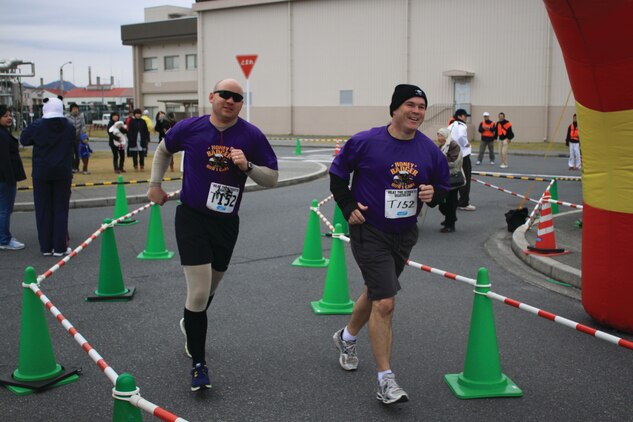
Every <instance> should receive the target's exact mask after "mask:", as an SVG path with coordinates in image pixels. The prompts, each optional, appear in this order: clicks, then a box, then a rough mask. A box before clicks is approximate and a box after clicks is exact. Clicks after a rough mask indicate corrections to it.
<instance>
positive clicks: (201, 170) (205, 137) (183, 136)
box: [164, 115, 278, 217]
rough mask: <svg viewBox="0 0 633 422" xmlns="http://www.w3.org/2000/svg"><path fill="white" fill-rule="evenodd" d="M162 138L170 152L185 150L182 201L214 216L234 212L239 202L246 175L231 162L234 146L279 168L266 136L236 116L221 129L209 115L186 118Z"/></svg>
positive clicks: (261, 162)
mask: <svg viewBox="0 0 633 422" xmlns="http://www.w3.org/2000/svg"><path fill="white" fill-rule="evenodd" d="M164 142H165V147H166V148H167V150H168V151H169V152H171V153H172V154H174V153H176V152H178V151H184V152H185V159H184V166H183V167H184V169H185V170H184V174H183V181H182V190H181V191H180V200H181V201H182V203H183V204H186V205H188V206H190V207H191V208H194V209H196V210H198V211H200V212H202V213H205V214H210V215H214V216H217V217H229V216H233V215H237V212H238V210H239V208H240V204H241V202H242V194H243V193H244V185H245V184H246V179H247V175H246V174H245V173H244V172H242V171H241V170H240V169H239V168H238V167H237V166H236V165H234V164H233V161H232V160H231V158H230V157H231V150H232V149H233V148H238V149H241V150H242V151H244V155H245V156H246V159H247V160H249V161H251V162H252V163H253V164H255V165H258V166H264V167H268V168H270V169H273V170H277V169H278V167H277V156H276V155H275V152H274V151H273V149H272V147H271V146H270V143H268V140H267V139H266V136H264V134H263V133H262V132H261V131H260V130H259V129H258V128H257V127H256V126H254V125H252V124H250V123H248V122H247V121H246V120H243V119H241V118H239V117H238V119H237V123H235V124H234V125H233V126H231V127H230V128H228V129H226V130H224V131H219V130H218V129H216V127H215V126H213V125H212V124H211V122H210V121H209V116H208V115H205V116H201V117H192V118H189V119H185V120H182V121H180V122H178V123H177V124H176V125H175V126H174V127H172V128H171V129H170V130H169V131H168V132H167V134H166V135H165V141H164Z"/></svg>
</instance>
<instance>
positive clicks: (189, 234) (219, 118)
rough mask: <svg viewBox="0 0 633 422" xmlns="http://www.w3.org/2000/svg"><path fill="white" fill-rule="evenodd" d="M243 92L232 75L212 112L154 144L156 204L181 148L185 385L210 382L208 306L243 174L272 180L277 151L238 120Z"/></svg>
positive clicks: (225, 256) (233, 235) (233, 224)
mask: <svg viewBox="0 0 633 422" xmlns="http://www.w3.org/2000/svg"><path fill="white" fill-rule="evenodd" d="M243 100H244V91H243V90H242V87H241V86H240V84H239V83H238V82H237V81H236V80H234V79H225V80H222V81H220V82H218V83H217V84H216V85H215V87H214V89H213V92H211V93H210V94H209V103H210V104H211V115H207V116H202V117H195V118H190V119H186V120H183V121H181V122H179V123H178V124H176V125H175V126H174V127H173V128H171V129H170V130H169V131H168V132H167V134H166V135H165V139H164V140H163V141H162V142H161V143H160V144H159V145H158V147H157V149H156V153H155V155H154V161H153V164H152V176H151V180H150V184H149V186H150V187H149V191H148V193H147V196H148V198H149V199H150V200H151V201H153V202H155V203H157V204H160V205H163V204H164V203H165V201H166V197H167V194H166V193H165V191H164V190H163V189H162V188H161V181H162V179H163V177H164V175H165V172H166V171H167V167H168V166H169V164H170V163H171V159H172V155H173V154H175V153H176V152H179V151H184V153H185V158H184V175H183V184H182V190H181V192H180V200H181V202H182V203H181V204H180V205H179V206H178V207H177V208H176V221H175V223H176V224H175V225H176V241H177V243H178V252H179V254H180V263H181V265H182V266H183V270H184V273H185V280H186V282H187V299H186V302H185V310H184V317H183V318H182V319H181V320H180V329H181V330H182V332H183V334H184V335H185V352H186V353H187V355H188V356H189V357H191V360H192V367H193V369H192V370H191V391H198V390H200V389H202V388H211V380H210V379H209V370H208V368H207V362H206V356H205V345H206V339H207V309H208V308H209V305H210V304H211V300H212V299H213V296H214V294H215V291H216V289H217V287H218V285H219V284H220V281H221V280H222V277H223V276H224V273H225V272H226V270H227V268H228V266H229V262H230V260H231V256H232V254H233V248H234V247H235V243H236V242H237V235H238V232H239V217H238V211H239V208H240V204H241V201H242V195H243V193H244V185H245V184H246V179H247V177H250V178H251V179H253V180H254V181H255V183H257V184H258V185H261V186H266V187H273V186H275V185H276V184H277V177H278V171H277V170H278V169H277V157H276V156H275V153H274V152H273V149H272V148H271V146H270V144H269V143H268V140H267V139H266V137H265V136H264V134H263V133H262V132H261V131H260V130H259V129H258V128H257V127H255V126H254V125H252V124H250V123H248V122H246V121H244V120H242V119H241V118H239V117H238V116H239V113H240V110H241V109H242V105H243Z"/></svg>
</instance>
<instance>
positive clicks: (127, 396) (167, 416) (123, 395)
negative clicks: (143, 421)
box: [112, 388, 187, 422]
mask: <svg viewBox="0 0 633 422" xmlns="http://www.w3.org/2000/svg"><path fill="white" fill-rule="evenodd" d="M112 397H114V398H115V399H116V400H123V401H127V402H129V403H130V404H131V405H132V406H134V407H137V408H139V409H141V410H144V411H146V412H147V413H149V414H151V415H153V416H156V417H157V418H158V419H160V420H162V421H166V422H187V420H186V419H183V418H181V417H179V416H176V415H174V414H173V413H171V412H169V411H167V410H165V409H163V408H161V407H159V406H157V405H155V404H154V403H152V402H150V401H148V400H145V399H144V398H143V397H141V395H140V394H139V389H138V388H137V389H136V390H134V391H117V390H116V388H113V389H112Z"/></svg>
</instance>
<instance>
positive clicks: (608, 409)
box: [0, 148, 633, 421]
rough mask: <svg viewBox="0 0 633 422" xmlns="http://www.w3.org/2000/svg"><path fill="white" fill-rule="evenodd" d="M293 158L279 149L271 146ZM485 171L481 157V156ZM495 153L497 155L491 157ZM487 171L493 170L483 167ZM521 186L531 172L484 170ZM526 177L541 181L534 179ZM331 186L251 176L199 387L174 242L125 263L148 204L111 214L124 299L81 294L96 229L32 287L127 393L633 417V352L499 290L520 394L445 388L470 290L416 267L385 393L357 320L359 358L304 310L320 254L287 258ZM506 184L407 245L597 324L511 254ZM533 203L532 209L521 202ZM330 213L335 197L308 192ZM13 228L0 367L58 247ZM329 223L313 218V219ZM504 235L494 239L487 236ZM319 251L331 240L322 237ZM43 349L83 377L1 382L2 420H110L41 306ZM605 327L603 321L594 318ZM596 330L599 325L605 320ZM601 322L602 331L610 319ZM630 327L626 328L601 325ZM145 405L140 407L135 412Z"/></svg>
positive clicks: (277, 409) (11, 365)
mask: <svg viewBox="0 0 633 422" xmlns="http://www.w3.org/2000/svg"><path fill="white" fill-rule="evenodd" d="M278 154H279V155H280V157H281V156H288V157H291V156H292V153H291V149H290V148H281V149H278ZM330 158H331V157H330V156H329V152H324V151H322V150H311V149H309V148H305V149H304V154H303V155H302V156H301V157H294V158H292V159H297V160H302V159H316V160H323V161H327V160H328V159H330ZM510 165H511V168H510V169H509V170H512V171H516V172H520V173H538V174H566V172H567V170H566V162H565V159H564V158H549V159H546V160H544V159H542V158H534V157H516V156H511V157H510ZM478 169H481V170H482V171H485V170H492V169H493V168H492V167H490V166H487V165H484V166H481V167H478ZM496 169H498V167H497V168H496ZM496 169H495V170H496ZM496 183H497V184H499V185H501V186H503V187H505V188H507V189H510V190H515V191H517V192H520V193H525V192H526V191H527V190H528V187H529V186H530V182H523V181H512V180H504V181H499V180H497V181H496ZM532 189H533V192H536V193H538V195H540V194H541V193H542V190H543V189H544V184H543V183H542V182H535V184H534V186H533V187H532ZM328 195H329V192H328V179H327V178H322V179H319V180H316V181H313V182H309V183H305V184H302V185H295V186H289V187H284V188H279V189H272V190H262V191H256V192H249V193H247V194H246V196H245V198H244V201H243V202H242V208H241V212H240V216H241V228H240V232H241V233H240V237H239V240H238V243H237V246H236V252H235V255H234V258H233V261H232V265H231V267H230V269H229V271H228V273H227V275H226V277H225V279H224V281H223V283H222V285H221V287H220V290H219V292H218V294H217V296H216V299H215V300H214V302H213V305H212V306H211V308H210V311H209V333H208V338H209V340H208V347H207V357H208V362H209V368H210V373H211V378H212V382H213V385H214V386H213V389H212V390H210V391H205V392H201V393H197V394H196V393H191V392H190V391H189V381H190V379H189V373H188V370H189V365H190V363H189V360H188V359H187V357H186V356H185V354H184V351H183V342H184V339H183V336H182V334H181V333H180V331H179V328H178V321H179V319H180V317H181V315H182V307H183V303H184V298H185V285H184V278H183V275H182V270H181V268H180V265H179V260H178V255H177V254H176V258H174V259H172V260H169V261H139V260H137V259H136V255H138V254H139V253H140V252H141V251H142V250H143V249H144V248H145V239H146V235H147V222H148V218H149V214H148V213H143V214H141V215H140V216H139V218H138V219H139V220H140V224H137V225H134V226H127V227H117V228H116V229H115V234H116V241H117V247H118V252H119V256H120V261H121V268H122V272H123V277H124V281H125V284H126V287H131V286H135V287H136V288H137V292H136V295H135V296H134V299H133V300H132V301H130V302H113V303H89V302H85V301H84V297H85V296H87V295H89V294H91V293H92V291H94V290H95V289H96V288H97V283H98V277H99V271H100V265H101V264H100V252H101V251H100V249H101V244H100V240H97V241H95V242H94V243H93V244H92V245H91V246H90V247H88V248H87V249H86V250H84V251H83V252H82V253H81V254H80V255H79V256H78V257H76V258H75V259H73V260H71V261H70V262H69V263H68V264H67V265H66V266H65V267H63V268H62V269H60V270H59V271H58V272H57V273H55V274H54V275H53V276H52V277H51V278H49V279H47V280H45V281H44V282H43V283H42V286H41V288H42V290H43V291H44V293H45V294H46V295H47V296H48V297H49V298H50V300H51V301H52V302H53V303H54V304H55V305H56V306H57V307H58V308H59V310H60V311H61V312H62V313H63V314H64V316H65V317H66V318H67V319H68V320H69V321H70V322H71V323H72V324H73V325H74V326H75V327H76V328H77V330H78V331H79V332H80V333H81V334H82V335H83V336H84V337H85V338H86V339H87V341H88V342H89V343H90V344H91V345H92V346H93V347H94V348H95V349H96V350H97V351H98V352H99V353H100V354H101V355H102V356H103V358H104V359H105V360H106V361H107V362H108V364H109V365H110V366H112V368H113V369H114V370H115V371H117V373H119V374H121V373H124V372H128V373H131V374H132V375H134V377H135V379H136V382H137V385H138V386H139V387H140V393H141V395H142V396H143V397H144V398H145V399H147V400H149V401H151V402H153V403H155V404H157V405H159V406H161V407H163V408H165V409H167V410H169V411H171V412H173V413H175V414H177V415H179V416H181V417H183V418H185V419H187V420H189V421H255V420H256V421H280V420H282V421H302V420H305V421H320V420H327V421H343V420H366V421H389V420H398V421H404V420H406V421H413V420H431V421H502V420H503V421H508V420H512V421H514V420H516V421H537V420H538V421H543V420H557V421H631V420H633V407H632V401H631V393H632V392H633V388H632V387H631V379H633V359H632V357H633V355H632V353H633V352H632V351H631V350H628V349H624V348H621V347H617V346H614V345H611V344H608V343H605V342H603V341H600V340H598V339H595V338H593V337H590V336H588V335H584V334H582V333H579V332H576V331H574V330H571V329H569V328H566V327H563V326H561V325H558V324H554V323H552V322H549V321H547V320H544V319H542V318H538V317H536V316H534V315H531V314H528V313H526V312H522V311H520V310H517V309H515V308H511V307H509V306H506V305H502V304H500V303H496V302H495V303H494V305H493V307H494V312H495V326H496V331H497V337H498V343H499V351H500V355H501V366H502V370H503V373H504V374H506V375H507V376H509V377H510V378H511V379H512V380H513V381H514V382H516V384H517V385H518V386H519V387H520V388H521V389H522V390H523V393H524V395H523V397H522V398H513V399H507V398H506V399H500V398H497V399H479V400H459V399H457V398H456V397H455V396H453V394H452V393H451V391H450V390H449V388H448V387H447V385H446V384H445V383H444V380H443V377H444V375H445V374H451V373H458V372H461V371H462V370H463V367H464V357H465V352H466V343H467V340H468V330H469V324H470V314H471V308H472V302H473V293H472V288H471V287H470V286H468V285H465V284H462V283H459V282H456V281H451V280H448V279H445V278H442V277H439V276H436V275H432V274H429V273H426V272H421V271H419V270H414V269H412V268H407V269H405V271H404V273H403V275H402V277H401V284H402V285H403V290H402V291H401V292H400V294H399V295H398V296H397V307H396V313H395V319H394V347H393V359H392V363H393V370H394V371H395V372H396V374H397V377H398V381H399V383H400V384H401V386H402V387H403V388H405V389H406V390H407V392H408V393H409V395H410V399H411V401H410V402H409V403H405V404H397V405H394V406H391V407H385V406H383V405H381V404H379V403H378V401H377V400H376V399H375V398H374V397H375V377H376V374H375V371H374V367H373V359H372V355H371V350H370V347H369V344H368V339H367V333H366V330H364V331H363V332H362V333H361V336H360V340H359V356H360V360H361V363H360V367H359V369H358V371H356V372H353V373H348V372H345V371H343V370H342V369H340V367H339V366H338V361H337V357H338V353H337V351H336V350H335V348H334V346H333V343H332V340H331V336H332V333H333V332H334V331H336V330H338V329H339V328H341V327H343V325H344V324H345V323H346V321H347V318H348V317H347V316H342V315H339V316H316V315H315V314H313V312H312V310H311V308H310V301H313V300H318V299H320V298H321V296H322V294H323V287H324V281H325V276H326V270H325V269H309V268H300V267H292V266H291V265H290V264H291V262H292V261H293V260H294V259H295V258H297V257H298V256H299V255H300V254H301V251H302V246H303V241H304V235H305V229H306V223H307V220H308V207H309V206H310V201H311V200H312V199H313V198H316V199H319V200H321V199H323V198H325V197H327V196H328ZM559 197H560V198H561V199H562V200H565V201H570V202H575V203H578V202H580V201H581V198H582V194H581V191H580V185H579V184H578V183H571V182H567V183H565V182H561V183H560V184H559ZM518 202H519V200H518V199H517V198H515V197H512V196H509V195H506V194H503V193H500V192H498V191H494V190H492V189H490V188H486V187H484V186H481V185H478V184H473V188H472V203H473V204H475V205H476V206H477V207H478V209H477V211H476V212H470V213H468V212H461V211H460V212H459V214H458V218H459V220H458V222H457V225H456V226H457V231H456V232H455V233H452V234H441V233H440V232H439V229H440V227H441V226H440V225H439V222H440V221H441V218H440V217H441V216H440V214H439V212H438V211H437V210H434V209H432V210H429V212H428V213H427V215H426V218H425V220H424V222H421V223H420V227H421V235H420V240H419V242H418V245H417V246H416V247H415V248H414V250H413V252H412V254H411V259H412V260H414V261H416V262H419V263H423V264H426V265H429V266H432V267H435V268H440V269H444V270H448V271H451V272H453V273H457V274H460V275H464V276H466V277H471V278H475V277H476V272H477V270H478V268H480V267H486V268H488V270H489V273H490V280H491V282H492V290H493V291H495V292H497V293H499V294H502V295H504V296H508V297H510V298H513V299H516V300H519V301H521V302H524V303H528V304H530V305H533V306H536V307H538V308H542V309H544V310H547V311H550V312H553V313H555V314H558V315H561V316H564V317H566V318H569V319H572V320H575V321H577V322H580V323H584V324H588V325H591V326H593V327H596V328H601V327H598V326H597V325H596V324H595V323H594V322H593V321H591V320H590V318H589V317H588V316H587V315H586V314H585V312H584V311H583V309H582V305H581V303H580V302H579V301H578V300H576V299H573V298H570V297H567V296H565V295H561V294H557V293H553V292H552V291H550V290H547V289H544V288H542V287H539V286H538V285H537V284H536V283H538V282H543V279H544V276H542V275H538V274H536V273H534V272H533V271H531V270H530V269H529V268H526V267H525V265H524V264H522V263H520V262H519V261H518V260H513V259H512V252H511V251H510V246H509V245H510V243H509V242H510V240H509V239H510V238H509V235H508V234H507V231H506V230H505V229H506V224H505V220H504V217H503V214H504V213H505V212H506V211H507V210H508V209H511V208H515V207H516V206H517V205H518ZM175 206H176V204H175V203H173V202H171V203H168V204H167V205H165V206H164V207H163V209H162V220H163V226H164V233H165V238H166V243H167V248H168V249H170V250H176V245H175V239H174V227H173V226H174V224H173V216H174V211H175ZM530 208H531V207H530ZM322 210H323V212H324V214H325V215H328V216H331V215H332V203H331V202H329V203H327V204H325V205H324V206H323V207H322ZM111 214H112V209H111V208H91V209H73V210H72V211H71V216H70V220H71V229H70V235H71V238H72V242H71V243H72V244H73V246H75V245H77V244H78V243H79V242H80V241H81V240H83V239H85V238H87V237H88V236H89V235H90V234H91V233H93V232H94V231H95V230H96V229H97V228H98V227H99V223H100V222H101V221H102V219H103V218H105V217H110V216H111ZM12 227H13V228H14V231H17V229H16V228H19V232H20V234H21V235H20V240H21V241H23V242H25V243H26V244H27V245H29V247H28V248H27V249H26V250H24V251H21V252H3V253H0V263H1V266H2V274H3V275H2V278H1V284H0V285H1V287H0V309H1V312H2V314H1V315H2V321H3V324H1V325H0V339H1V340H0V341H1V343H2V347H0V369H4V370H6V369H15V368H16V367H17V365H18V355H19V326H20V318H21V300H22V294H23V293H22V289H21V288H20V283H21V281H22V278H23V272H24V268H25V267H26V266H27V265H32V266H34V267H35V268H36V270H37V272H38V274H40V273H42V272H44V271H45V270H46V269H48V268H49V267H50V266H52V265H53V264H54V263H55V262H56V260H55V259H53V258H47V257H42V256H39V254H38V253H37V250H38V248H37V247H36V244H37V234H36V230H35V228H34V216H33V213H30V212H25V213H15V214H14V215H13V218H12ZM324 231H325V229H324ZM495 236H496V237H498V238H501V239H502V240H503V241H505V242H506V243H505V245H506V247H505V248H504V247H503V246H502V247H501V248H500V249H499V248H494V247H491V246H490V240H491V239H492V238H493V237H495ZM322 244H323V250H324V254H325V255H326V256H328V255H329V250H330V247H331V239H329V238H323V239H322ZM345 251H346V259H347V269H348V279H349V288H350V291H351V296H352V299H355V298H356V296H357V295H358V294H359V293H360V291H361V288H362V281H361V279H360V271H359V269H358V267H357V266H356V264H355V263H354V261H353V259H352V256H351V251H350V250H349V246H346V248H345ZM47 321H48V325H49V331H50V333H51V338H52V344H53V348H54V351H55V354H56V359H57V361H58V362H59V363H60V364H62V365H64V366H80V367H81V368H82V375H81V377H80V379H79V381H77V382H75V383H72V384H69V385H66V386H63V387H60V388H56V389H52V390H48V391H45V392H43V393H40V394H33V395H29V396H21V397H19V396H15V395H13V394H12V393H10V392H9V391H8V390H6V389H0V415H2V417H1V418H0V419H2V420H7V421H106V420H111V419H112V408H113V399H112V397H111V389H112V384H111V383H110V381H109V380H108V379H107V378H106V377H105V376H104V374H103V373H102V372H101V370H100V369H99V368H98V367H97V366H96V365H95V364H94V363H93V362H92V360H91V359H90V358H89V357H88V356H87V355H86V353H85V352H84V351H83V350H81V348H80V347H79V346H78V344H77V343H76V342H75V341H74V340H73V339H72V338H71V337H70V336H69V335H68V334H67V333H66V332H65V330H64V329H63V328H62V327H61V326H60V325H59V324H58V323H57V322H56V321H55V320H54V318H52V316H51V315H50V313H48V312H47ZM603 329H604V328H603ZM605 330H606V331H609V330H608V329H605ZM609 332H610V331H609ZM614 334H616V335H618V336H623V337H625V338H628V339H632V336H626V335H622V334H621V333H614ZM143 417H144V419H145V420H152V417H151V416H149V415H148V414H144V415H143Z"/></svg>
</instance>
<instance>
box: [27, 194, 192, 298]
mask: <svg viewBox="0 0 633 422" xmlns="http://www.w3.org/2000/svg"><path fill="white" fill-rule="evenodd" d="M178 192H180V189H178V190H177V191H174V192H172V193H170V194H168V195H167V197H168V198H173V197H174V195H176V194H178ZM152 205H154V202H149V203H147V204H145V205H143V206H142V207H139V208H137V209H135V210H134V211H132V212H129V213H127V214H125V215H124V216H121V217H119V218H117V219H116V220H112V222H111V223H109V224H102V225H101V227H99V229H98V230H97V231H96V232H94V233H93V234H91V235H90V237H88V238H87V239H86V240H84V241H83V242H81V244H80V245H79V246H77V247H76V248H75V249H74V250H73V251H72V252H71V253H70V254H68V255H66V256H65V257H64V258H63V259H62V260H61V261H59V262H58V263H57V264H55V265H53V266H52V267H51V268H49V269H48V270H47V271H46V272H44V273H43V274H41V275H39V276H37V285H38V286H39V285H40V284H41V283H42V281H44V280H45V279H47V278H48V277H50V276H52V275H53V273H54V272H55V271H57V270H59V269H60V268H61V267H63V266H64V265H66V263H67V262H68V261H70V260H71V259H73V258H74V257H75V256H77V255H78V254H79V252H81V251H83V250H84V249H85V248H86V247H88V245H90V244H91V243H92V241H93V240H95V239H96V238H97V237H99V236H101V234H102V233H103V232H104V231H105V230H106V229H107V228H108V227H114V225H115V224H116V223H119V222H121V221H123V220H127V219H128V218H130V217H132V216H134V215H136V214H138V213H140V212H141V211H144V210H146V209H147V208H149V207H151V206H152Z"/></svg>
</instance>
